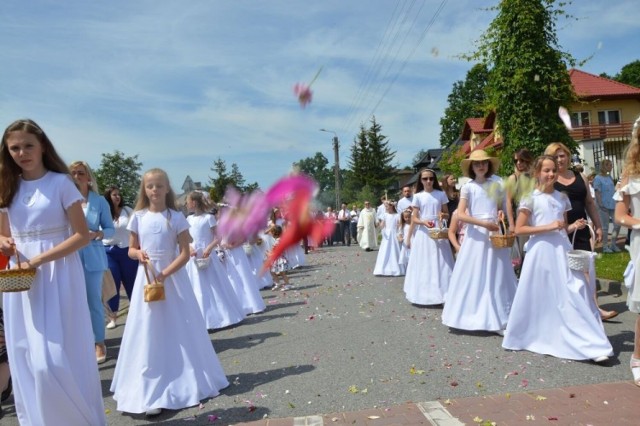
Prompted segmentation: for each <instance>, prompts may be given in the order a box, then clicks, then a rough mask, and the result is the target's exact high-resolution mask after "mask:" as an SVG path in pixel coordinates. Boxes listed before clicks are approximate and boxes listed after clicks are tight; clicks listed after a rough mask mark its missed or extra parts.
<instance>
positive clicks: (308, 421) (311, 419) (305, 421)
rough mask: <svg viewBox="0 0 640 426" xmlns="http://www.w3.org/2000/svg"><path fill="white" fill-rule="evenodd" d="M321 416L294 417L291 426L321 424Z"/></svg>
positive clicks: (322, 423) (320, 425) (318, 425)
mask: <svg viewBox="0 0 640 426" xmlns="http://www.w3.org/2000/svg"><path fill="white" fill-rule="evenodd" d="M323 425H324V422H323V420H322V416H306V417H294V418H293V426H323Z"/></svg>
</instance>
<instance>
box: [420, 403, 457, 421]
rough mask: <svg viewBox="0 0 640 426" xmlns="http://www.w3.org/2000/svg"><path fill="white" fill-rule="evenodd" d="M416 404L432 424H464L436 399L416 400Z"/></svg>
mask: <svg viewBox="0 0 640 426" xmlns="http://www.w3.org/2000/svg"><path fill="white" fill-rule="evenodd" d="M416 405H417V406H418V408H419V409H420V411H422V414H424V416H425V417H426V418H427V420H429V422H430V423H431V424H432V425H436V426H464V423H462V422H460V421H459V420H458V419H457V418H455V417H453V416H452V415H451V413H449V411H447V409H446V408H444V407H443V406H442V404H440V403H439V402H438V401H428V402H418V403H416Z"/></svg>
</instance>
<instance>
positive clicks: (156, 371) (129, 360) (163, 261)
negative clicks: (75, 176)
mask: <svg viewBox="0 0 640 426" xmlns="http://www.w3.org/2000/svg"><path fill="white" fill-rule="evenodd" d="M188 228H189V224H188V223H187V220H186V219H185V217H184V216H183V214H182V213H180V212H178V211H175V210H165V211H163V212H150V211H148V210H141V211H137V212H135V214H134V215H133V217H132V218H131V222H129V226H128V229H129V231H131V232H135V233H136V234H138V238H139V241H140V248H141V249H142V250H144V251H146V252H147V254H148V256H149V263H150V264H151V265H152V267H153V269H155V270H156V271H161V270H162V269H164V268H166V267H167V266H168V265H169V264H170V263H171V262H172V261H173V260H174V259H175V257H176V248H177V246H178V243H177V237H178V235H179V234H180V233H182V232H184V231H186V230H188ZM145 284H147V278H146V276H145V273H144V266H143V264H141V265H140V266H139V267H138V274H137V276H136V282H135V285H134V286H133V290H134V291H133V294H132V296H131V304H130V307H129V317H128V318H127V323H126V325H125V329H124V335H123V336H122V344H121V346H120V354H119V355H118V362H117V364H116V369H115V372H114V375H113V382H112V383H111V391H112V392H113V393H114V394H113V399H115V400H116V401H117V409H118V411H124V412H128V413H144V412H146V411H149V410H153V409H156V408H167V409H172V410H178V409H181V408H185V407H190V406H193V405H197V404H198V403H199V402H200V401H201V400H202V399H205V398H208V397H214V396H217V395H218V394H219V393H220V389H223V388H225V387H227V386H228V385H229V382H228V381H227V378H226V376H225V374H224V371H223V370H222V366H221V365H220V361H219V360H218V356H217V355H216V353H215V351H214V349H213V345H212V344H211V339H210V338H209V334H208V333H207V328H206V326H205V323H204V319H203V318H202V314H201V313H200V309H199V307H198V302H197V301H196V297H195V296H194V294H193V289H192V288H191V284H190V283H189V277H188V275H187V271H186V270H185V269H184V268H182V269H179V270H178V271H176V272H175V273H173V274H171V275H170V276H168V277H167V278H166V280H165V282H164V289H165V300H162V301H156V302H145V301H144V286H145Z"/></svg>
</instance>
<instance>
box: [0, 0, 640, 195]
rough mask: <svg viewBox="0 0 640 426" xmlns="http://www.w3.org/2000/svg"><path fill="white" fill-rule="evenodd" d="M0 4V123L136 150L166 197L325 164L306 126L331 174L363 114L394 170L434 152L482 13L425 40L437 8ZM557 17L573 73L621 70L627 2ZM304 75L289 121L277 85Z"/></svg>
mask: <svg viewBox="0 0 640 426" xmlns="http://www.w3.org/2000/svg"><path fill="white" fill-rule="evenodd" d="M5 3H7V4H5V5H4V6H5V7H4V13H3V14H2V16H0V49H2V52H3V79H4V82H5V84H4V85H3V92H2V93H0V100H1V103H0V120H1V121H2V122H4V123H7V124H8V123H9V122H11V121H13V120H14V119H15V118H18V117H27V116H28V117H33V118H34V119H36V120H37V121H39V122H40V124H41V125H42V126H43V127H44V128H45V130H47V132H48V133H50V134H51V137H52V138H53V140H54V142H55V143H56V144H57V146H60V147H61V148H60V151H61V152H62V153H63V155H64V156H65V158H66V159H68V160H72V159H78V157H82V159H86V160H87V161H89V162H90V163H91V164H92V165H94V166H96V165H98V163H99V161H100V158H101V156H100V154H101V153H104V152H113V151H114V150H115V149H118V150H121V151H123V152H125V153H126V154H128V155H134V154H139V155H140V159H141V160H142V161H143V162H144V167H145V168H149V167H152V166H154V167H155V166H158V167H163V168H166V169H167V171H168V172H169V174H170V176H171V178H172V181H173V185H174V187H176V188H179V187H180V185H181V184H182V180H183V179H184V177H185V176H186V175H187V174H189V175H190V176H191V177H192V178H193V179H194V180H200V181H203V182H204V183H206V181H207V180H208V176H209V175H211V174H212V172H211V171H210V170H209V168H210V167H211V165H212V163H213V160H214V159H216V158H217V157H221V158H222V159H224V160H225V161H226V162H227V164H228V165H229V166H230V165H231V163H237V164H238V166H239V168H240V171H241V172H242V173H243V174H244V176H245V178H246V179H247V181H249V182H252V181H258V182H259V183H261V184H262V185H268V184H270V183H272V182H274V181H275V180H276V179H277V178H279V177H280V176H282V175H283V174H285V173H287V172H288V170H289V168H290V166H291V163H293V162H294V161H297V160H300V159H302V158H305V157H308V156H312V155H314V154H315V152H317V151H320V152H322V153H323V154H324V155H325V156H326V157H327V158H328V159H329V161H330V162H331V163H332V162H333V153H332V147H331V137H332V135H330V134H328V133H323V132H320V131H319V129H320V128H326V129H330V130H333V131H336V132H337V133H338V135H339V137H340V140H341V151H340V155H341V164H342V165H345V164H346V162H347V156H348V154H349V146H350V144H351V142H352V141H353V138H354V137H355V135H356V133H357V131H358V128H359V125H360V123H362V122H365V123H366V122H367V121H368V119H369V115H370V113H371V112H372V111H374V113H375V115H376V118H377V120H378V121H379V122H380V123H381V124H382V126H383V133H384V134H385V135H387V136H388V137H389V140H390V142H391V149H392V150H395V151H397V156H396V160H397V161H398V163H400V165H408V164H409V162H410V161H411V159H412V158H413V156H414V155H415V153H416V152H417V151H418V150H420V149H423V148H429V147H436V146H437V145H438V139H439V130H440V129H439V124H438V122H439V119H440V117H441V116H442V113H443V110H444V108H445V107H446V98H447V95H448V94H449V92H450V90H451V87H452V85H453V83H454V82H455V81H457V80H460V79H463V78H464V76H465V74H466V72H467V71H468V69H469V68H470V67H471V64H469V63H466V62H464V61H462V60H460V59H459V58H457V55H459V54H460V53H465V52H469V51H471V50H472V43H473V41H474V40H475V39H477V37H478V36H479V35H480V34H481V33H482V31H484V29H485V28H486V26H487V25H488V24H489V22H490V21H491V19H492V18H493V16H494V14H493V13H492V12H487V11H486V10H482V9H483V8H486V7H488V6H492V5H494V4H495V1H493V0H491V1H489V0H482V1H477V0H476V1H474V0H464V1H449V2H447V3H446V5H445V7H444V9H442V11H441V12H440V15H439V16H438V18H437V19H435V21H434V22H433V25H432V26H431V28H429V30H428V31H427V32H426V33H425V31H426V30H427V27H428V25H429V22H430V20H431V19H432V17H433V16H434V13H435V12H436V10H437V7H438V6H439V5H440V2H437V1H427V0H422V1H418V2H408V1H400V2H388V1H384V0H369V1H365V0H354V1H349V2H344V1H338V0H328V1H325V2H316V3H308V2H294V1H291V0H280V1H271V2H254V1H249V0H236V1H233V2H223V1H210V0H190V1H189V2H183V3H175V2H157V1H151V0H147V1H138V2H128V1H124V0H115V1H112V2H109V3H105V4H100V3H87V2H80V1H78V0H69V1H67V2H64V3H52V2H49V1H41V2H38V3H37V4H34V3H29V4H28V5H24V4H23V2H18V1H17V0H8V1H6V2H5ZM574 3H578V2H574ZM571 7H572V8H574V9H575V10H576V12H574V14H575V15H576V16H579V17H581V18H582V19H581V20H579V21H577V22H575V23H572V24H571V25H561V28H562V29H561V30H560V32H559V40H560V43H561V44H562V45H563V46H564V47H565V49H567V50H569V51H571V52H572V53H573V52H575V53H574V55H575V56H576V57H578V58H582V57H586V56H588V55H589V54H591V53H593V52H594V51H596V50H597V45H598V43H599V42H601V43H602V49H600V50H597V54H596V56H595V57H594V59H593V60H592V61H591V62H590V63H589V64H587V66H586V69H585V70H586V71H589V72H594V73H599V72H602V71H606V72H608V73H616V72H617V71H619V69H620V67H621V66H622V65H624V64H626V63H628V62H631V61H633V60H635V59H637V57H634V56H632V53H630V51H631V48H629V46H632V43H633V40H635V39H637V38H638V37H637V36H638V33H639V32H640V30H639V28H638V23H637V22H638V21H637V20H636V19H634V18H633V17H634V16H635V14H634V12H635V11H636V8H635V2H634V1H631V0H628V1H619V2H616V3H615V7H613V5H611V4H609V3H606V2H599V1H595V0H589V1H581V2H579V5H577V4H574V5H572V6H571ZM572 12H573V11H572ZM621 40H625V43H622V42H621ZM434 48H436V49H437V50H438V54H437V55H434V54H433V53H432V49H434ZM376 52H377V53H376ZM320 67H322V72H321V75H320V77H319V78H318V80H317V81H316V82H315V83H314V84H313V87H312V90H313V91H314V99H313V102H312V103H311V104H310V105H309V106H308V107H307V108H306V109H304V110H302V109H301V108H300V107H299V106H298V104H297V102H296V99H295V97H294V95H293V93H292V90H291V89H292V86H293V84H294V83H295V82H298V81H299V82H308V81H309V80H310V79H311V78H313V76H314V74H315V73H316V71H317V70H318V69H319V68H320ZM366 79H367V80H366ZM365 81H367V82H368V84H366V85H365V84H364V83H365ZM363 89H364V90H363Z"/></svg>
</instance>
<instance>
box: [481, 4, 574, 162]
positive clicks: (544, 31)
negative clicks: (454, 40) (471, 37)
mask: <svg viewBox="0 0 640 426" xmlns="http://www.w3.org/2000/svg"><path fill="white" fill-rule="evenodd" d="M555 3H556V0H502V1H501V2H500V4H499V5H498V6H496V7H495V9H496V10H497V11H498V15H497V16H496V18H495V19H494V20H493V22H491V24H490V26H489V28H488V29H487V31H486V32H485V33H484V34H483V35H482V37H481V38H480V40H479V45H478V47H479V48H478V50H477V51H476V52H475V53H474V54H472V55H471V56H470V57H469V58H470V59H473V60H481V61H482V62H483V63H485V64H487V66H488V67H489V70H490V71H489V72H490V74H489V83H488V98H489V104H490V106H491V107H493V108H494V109H495V110H496V113H497V121H498V126H499V134H500V135H501V136H502V138H503V141H504V145H503V150H502V152H501V157H502V160H503V165H505V164H508V163H509V160H510V159H511V158H512V155H513V153H514V152H515V151H516V150H518V149H520V148H525V147H526V148H528V149H529V150H530V151H531V152H532V153H533V154H534V155H538V154H541V153H542V152H543V151H544V148H545V147H546V146H547V144H549V142H553V141H561V142H564V143H566V144H568V145H569V146H571V147H574V146H575V142H574V141H573V140H572V139H571V137H569V134H568V132H567V129H566V128H565V127H564V126H563V124H562V122H561V120H560V119H559V118H558V108H559V107H560V106H566V105H568V104H569V102H571V101H572V100H574V99H575V97H574V94H573V89H572V86H571V81H570V79H569V74H568V72H567V68H568V66H574V64H575V60H574V59H573V58H572V57H571V55H569V54H568V53H565V52H562V51H561V50H560V47H559V44H558V39H557V37H556V32H555V29H556V21H557V19H558V17H559V16H566V13H565V12H564V11H563V10H562V9H561V7H562V5H563V4H564V3H559V7H556V4H555ZM505 160H506V161H505ZM505 167H506V166H505Z"/></svg>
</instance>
